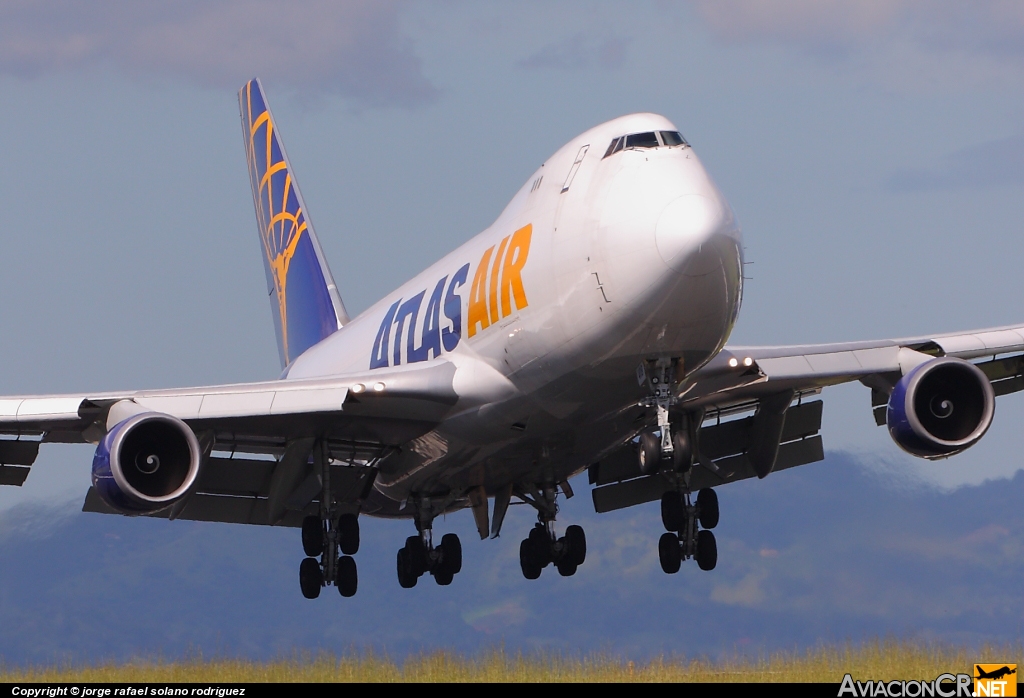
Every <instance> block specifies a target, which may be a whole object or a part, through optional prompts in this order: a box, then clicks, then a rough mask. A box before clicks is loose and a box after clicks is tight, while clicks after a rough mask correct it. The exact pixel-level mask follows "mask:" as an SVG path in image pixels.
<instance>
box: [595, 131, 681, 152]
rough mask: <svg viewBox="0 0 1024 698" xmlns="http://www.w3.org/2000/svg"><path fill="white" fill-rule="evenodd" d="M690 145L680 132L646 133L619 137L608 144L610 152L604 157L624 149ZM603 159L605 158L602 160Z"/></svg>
mask: <svg viewBox="0 0 1024 698" xmlns="http://www.w3.org/2000/svg"><path fill="white" fill-rule="evenodd" d="M675 145H684V146H687V145H690V144H689V143H687V142H686V139H685V138H683V134H681V133H679V131H657V132H655V131H646V132H644V133H631V134H629V135H628V136H619V137H618V138H616V139H615V140H613V141H612V142H611V143H609V144H608V150H606V151H605V152H604V157H608V156H609V155H614V154H615V153H617V152H619V151H620V150H623V149H628V148H659V147H661V146H667V147H671V146H675ZM602 159H603V158H602Z"/></svg>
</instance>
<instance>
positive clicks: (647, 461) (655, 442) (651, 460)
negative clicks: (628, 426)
mask: <svg viewBox="0 0 1024 698" xmlns="http://www.w3.org/2000/svg"><path fill="white" fill-rule="evenodd" d="M637 458H638V462H639V465H640V472H641V473H643V474H644V475H653V474H654V473H656V472H658V471H659V470H661V439H659V438H658V437H657V436H655V434H654V432H651V431H645V432H644V433H643V434H641V435H640V450H639V452H638V453H637Z"/></svg>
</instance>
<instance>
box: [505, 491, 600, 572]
mask: <svg viewBox="0 0 1024 698" xmlns="http://www.w3.org/2000/svg"><path fill="white" fill-rule="evenodd" d="M530 495H531V496H529V497H525V496H524V497H523V499H524V500H525V501H526V502H527V503H528V504H530V505H532V506H533V507H534V508H535V509H537V519H538V521H537V523H536V525H534V527H533V529H532V530H531V531H530V535H529V536H527V538H526V540H524V541H523V542H522V543H520V544H519V565H520V567H521V568H522V570H523V576H524V577H526V578H527V579H537V578H538V577H540V573H541V570H543V569H544V568H545V567H547V566H548V565H551V564H553V565H554V566H555V568H556V569H557V570H558V574H560V575H562V576H563V577H571V576H572V575H574V574H576V568H578V567H579V566H580V565H582V564H583V562H584V561H585V560H586V559H587V537H586V535H585V534H584V532H583V528H582V527H581V526H575V525H574V526H569V527H568V528H566V529H565V535H564V536H562V537H561V538H559V537H558V536H557V534H556V533H555V515H556V514H557V513H558V506H557V505H556V504H555V488H554V486H550V485H549V486H546V487H544V488H543V490H542V491H538V490H536V489H534V490H533V492H531V493H530Z"/></svg>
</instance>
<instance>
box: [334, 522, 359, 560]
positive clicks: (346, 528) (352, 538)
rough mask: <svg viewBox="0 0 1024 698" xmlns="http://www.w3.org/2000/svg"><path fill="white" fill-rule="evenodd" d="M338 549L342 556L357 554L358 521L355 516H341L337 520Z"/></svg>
mask: <svg viewBox="0 0 1024 698" xmlns="http://www.w3.org/2000/svg"><path fill="white" fill-rule="evenodd" d="M338 547H339V548H341V553H342V555H355V554H356V553H358V552H359V519H358V518H357V517H356V515H355V514H342V515H341V518H339V519H338Z"/></svg>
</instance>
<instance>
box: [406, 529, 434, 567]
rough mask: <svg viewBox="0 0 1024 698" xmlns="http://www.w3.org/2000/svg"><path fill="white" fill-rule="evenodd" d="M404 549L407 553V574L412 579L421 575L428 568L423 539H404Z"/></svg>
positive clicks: (417, 537) (412, 537)
mask: <svg viewBox="0 0 1024 698" xmlns="http://www.w3.org/2000/svg"><path fill="white" fill-rule="evenodd" d="M405 549H406V550H408V551H409V573H410V574H411V575H412V576H414V577H419V576H421V575H423V574H424V573H425V572H426V571H427V570H428V569H429V568H430V563H429V561H428V560H427V549H426V547H425V546H424V545H423V539H422V538H420V537H419V536H409V537H408V538H406V539H405Z"/></svg>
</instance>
